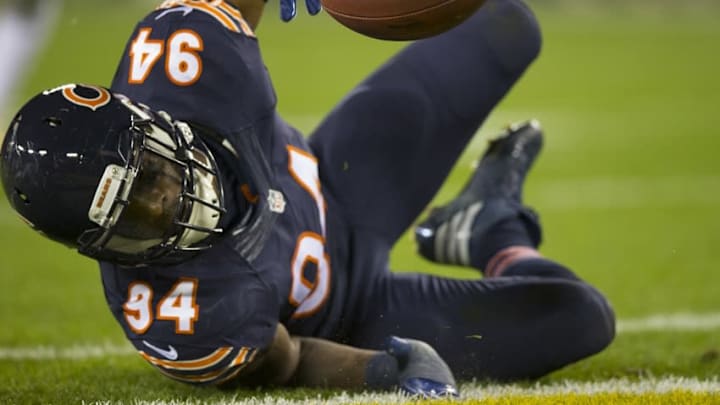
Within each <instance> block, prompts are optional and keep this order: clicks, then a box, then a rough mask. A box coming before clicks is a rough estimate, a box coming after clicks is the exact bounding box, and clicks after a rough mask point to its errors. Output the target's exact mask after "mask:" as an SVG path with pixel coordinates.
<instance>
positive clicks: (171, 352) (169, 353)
mask: <svg viewBox="0 0 720 405" xmlns="http://www.w3.org/2000/svg"><path fill="white" fill-rule="evenodd" d="M142 342H143V344H144V345H145V346H147V347H149V348H151V349H153V350H155V351H156V352H158V353H160V354H161V355H162V356H163V357H165V358H166V359H168V360H177V358H178V352H177V350H175V348H174V347H172V346H168V350H165V349H161V348H159V347H157V346H155V345H154V344H152V343H149V342H148V341H147V340H143V341H142Z"/></svg>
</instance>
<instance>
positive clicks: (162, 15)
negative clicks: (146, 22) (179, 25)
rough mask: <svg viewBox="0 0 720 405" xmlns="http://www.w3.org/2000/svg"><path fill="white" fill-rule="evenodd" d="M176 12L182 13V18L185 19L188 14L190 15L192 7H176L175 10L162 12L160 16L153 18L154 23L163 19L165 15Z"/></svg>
mask: <svg viewBox="0 0 720 405" xmlns="http://www.w3.org/2000/svg"><path fill="white" fill-rule="evenodd" d="M178 11H181V12H182V13H183V17H186V16H187V15H188V14H190V13H192V11H193V9H192V7H188V6H178V7H175V8H171V9H169V10H165V11H163V12H162V13H160V15H158V16H157V17H155V21H157V20H159V19H161V18H163V17H165V16H166V15H168V14H170V13H177V12H178Z"/></svg>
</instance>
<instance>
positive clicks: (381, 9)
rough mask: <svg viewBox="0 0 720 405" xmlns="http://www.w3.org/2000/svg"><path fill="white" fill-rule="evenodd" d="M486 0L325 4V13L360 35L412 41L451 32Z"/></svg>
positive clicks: (336, 0) (339, 0)
mask: <svg viewBox="0 0 720 405" xmlns="http://www.w3.org/2000/svg"><path fill="white" fill-rule="evenodd" d="M484 2H485V0H322V4H323V7H324V8H325V11H326V12H327V13H328V14H330V15H331V16H332V17H333V18H334V19H335V20H337V21H338V22H339V23H340V24H342V25H344V26H346V27H348V28H350V29H351V30H353V31H356V32H358V33H360V34H363V35H366V36H369V37H372V38H377V39H384V40H393V41H409V40H414V39H421V38H427V37H431V36H433V35H437V34H440V33H442V32H445V31H447V30H449V29H450V28H452V27H454V26H456V25H458V24H460V23H461V22H463V21H464V20H465V19H467V18H468V17H469V16H471V15H472V14H473V13H474V12H475V11H476V10H477V9H478V8H480V6H482V5H483V3H484Z"/></svg>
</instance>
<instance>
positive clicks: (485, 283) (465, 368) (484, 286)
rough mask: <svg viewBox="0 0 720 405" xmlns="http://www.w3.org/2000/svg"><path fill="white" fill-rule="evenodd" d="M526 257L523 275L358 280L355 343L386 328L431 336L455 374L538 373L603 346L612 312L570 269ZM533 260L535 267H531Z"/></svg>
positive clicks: (376, 344) (371, 340) (369, 341)
mask: <svg viewBox="0 0 720 405" xmlns="http://www.w3.org/2000/svg"><path fill="white" fill-rule="evenodd" d="M538 264H539V266H535V265H534V264H533V263H532V260H529V261H525V264H524V265H523V266H526V268H525V269H524V270H523V271H522V273H524V274H531V275H524V276H513V277H497V278H486V279H483V280H451V279H443V278H439V277H434V276H429V275H420V274H395V275H391V274H385V275H381V276H380V277H378V278H377V279H376V280H374V281H373V282H372V284H371V285H367V286H363V290H364V291H365V297H364V300H365V303H366V305H365V306H363V307H362V308H361V309H359V310H358V311H357V313H356V314H354V317H353V319H354V320H355V321H354V323H353V327H352V329H351V330H350V336H351V337H352V338H351V341H350V343H351V344H353V345H357V346H360V347H368V348H376V349H377V348H381V347H383V344H384V341H385V339H386V338H387V336H388V335H390V334H392V335H397V336H402V337H409V338H415V339H420V340H423V341H426V342H428V343H430V344H431V345H432V346H433V347H434V348H435V349H436V350H437V351H438V353H439V354H440V355H441V356H442V357H443V359H445V361H446V362H447V363H448V365H449V366H450V367H451V369H452V370H453V373H454V374H455V376H456V377H457V378H459V379H463V380H468V379H472V378H482V379H492V380H501V381H507V380H518V379H527V378H537V377H540V376H542V375H545V374H547V373H549V372H552V371H554V370H557V369H559V368H561V367H563V366H565V365H568V364H570V363H573V362H575V361H578V360H580V359H583V358H585V357H588V356H590V355H593V354H595V353H597V352H599V351H600V350H602V349H603V348H605V347H606V346H607V345H608V344H609V343H610V342H611V341H612V339H613V336H614V315H613V312H612V310H611V308H610V307H609V305H608V304H607V302H606V301H605V299H604V298H603V297H602V295H601V294H600V293H599V292H597V291H596V290H595V289H594V288H592V287H591V286H589V285H587V284H586V283H584V282H582V281H579V280H577V279H576V278H575V277H574V276H572V275H571V274H572V273H570V272H569V271H568V270H567V269H565V271H559V272H557V273H556V274H552V275H551V273H553V272H554V270H552V269H548V268H545V269H543V266H544V263H538ZM533 268H536V269H537V270H538V274H542V275H532V270H530V269H533Z"/></svg>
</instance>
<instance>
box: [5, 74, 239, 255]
mask: <svg viewBox="0 0 720 405" xmlns="http://www.w3.org/2000/svg"><path fill="white" fill-rule="evenodd" d="M0 174H1V176H2V183H3V187H4V191H5V194H6V196H7V198H8V199H9V200H10V204H11V205H12V207H13V208H14V209H15V210H16V211H17V213H18V214H19V215H20V216H21V217H22V218H23V219H24V220H25V222H27V223H28V224H29V225H30V226H31V227H33V228H34V229H35V230H36V231H38V232H40V233H42V234H43V235H45V236H47V237H48V238H50V239H53V240H55V241H58V242H60V243H63V244H65V245H67V246H70V247H72V248H75V249H77V250H78V251H79V252H80V253H81V254H84V255H86V256H89V257H92V258H94V259H98V260H103V261H109V262H113V263H118V264H121V265H127V266H141V265H148V264H171V263H174V262H177V261H181V260H185V259H187V258H188V257H190V256H192V255H194V254H196V253H197V252H199V251H202V250H204V249H207V248H209V247H210V245H211V242H212V240H213V237H212V236H213V235H219V234H221V233H222V231H223V230H222V228H221V227H220V224H221V217H222V215H223V214H224V213H225V208H224V202H223V188H222V182H221V181H220V179H219V173H218V168H217V164H216V161H215V159H214V157H213V155H212V153H211V151H210V149H209V148H208V147H207V145H206V144H205V143H204V142H203V140H202V139H200V137H199V136H195V134H194V132H193V130H192V129H191V128H190V127H189V126H188V125H187V124H185V123H182V122H178V121H173V120H172V119H171V118H170V116H169V115H168V114H166V113H164V112H154V111H152V110H150V109H149V108H148V107H147V106H144V105H142V104H136V103H134V102H132V101H131V100H129V99H128V98H126V97H124V96H122V95H119V94H112V93H111V92H110V91H109V90H108V89H105V88H102V87H97V86H90V85H79V84H68V85H64V86H61V87H58V88H56V89H53V90H48V91H44V92H43V93H41V94H39V95H37V96H36V97H34V98H33V99H32V100H30V101H29V102H28V103H27V104H26V105H25V106H23V107H22V109H21V110H20V111H19V113H18V114H17V115H16V116H15V118H14V119H13V121H12V123H11V125H10V128H9V130H8V132H7V135H6V136H5V140H4V142H3V145H2V149H1V150H0Z"/></svg>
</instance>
